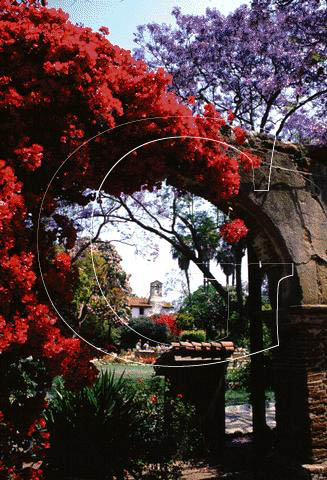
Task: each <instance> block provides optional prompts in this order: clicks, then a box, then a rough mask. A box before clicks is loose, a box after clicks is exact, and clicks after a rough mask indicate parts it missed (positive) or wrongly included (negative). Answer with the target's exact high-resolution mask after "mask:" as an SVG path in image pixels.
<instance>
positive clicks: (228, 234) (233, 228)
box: [220, 218, 249, 243]
mask: <svg viewBox="0 0 327 480" xmlns="http://www.w3.org/2000/svg"><path fill="white" fill-rule="evenodd" d="M248 231H249V229H248V228H247V227H246V226H245V223H244V221H243V220H241V219H239V218H237V219H236V220H233V221H231V222H230V223H227V224H225V225H223V226H222V227H221V228H220V234H221V236H222V238H223V239H224V240H225V242H227V243H236V242H238V241H239V240H240V239H241V238H243V237H245V236H246V235H247V233H248Z"/></svg>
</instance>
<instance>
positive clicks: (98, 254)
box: [71, 242, 131, 346]
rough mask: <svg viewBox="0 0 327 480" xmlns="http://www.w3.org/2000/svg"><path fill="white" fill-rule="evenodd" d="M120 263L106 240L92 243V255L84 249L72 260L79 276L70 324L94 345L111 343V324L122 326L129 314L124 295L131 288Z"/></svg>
mask: <svg viewBox="0 0 327 480" xmlns="http://www.w3.org/2000/svg"><path fill="white" fill-rule="evenodd" d="M120 262H121V257H120V256H119V255H118V252H117V250H116V249H115V247H114V246H113V245H111V244H110V243H108V242H101V243H97V244H96V245H95V246H94V245H93V247H92V254H91V250H90V249H88V250H84V251H83V254H82V255H81V256H80V257H79V258H78V259H77V261H76V267H77V268H78V272H79V275H78V281H77V285H76V287H75V289H74V298H73V301H72V307H73V309H72V312H71V313H72V318H75V319H76V320H77V325H74V327H75V328H76V329H77V331H78V333H80V334H81V335H83V336H84V337H86V339H87V340H88V341H91V342H92V343H94V344H95V345H96V346H107V345H108V344H109V343H111V342H112V340H111V332H112V327H115V326H121V325H123V324H124V323H125V321H126V320H127V317H128V314H129V313H130V311H129V308H128V302H127V297H128V295H129V294H130V293H131V289H130V287H129V283H128V276H127V274H126V273H125V272H124V271H123V269H122V268H121V265H120ZM95 274H96V276H95ZM100 288H101V290H100Z"/></svg>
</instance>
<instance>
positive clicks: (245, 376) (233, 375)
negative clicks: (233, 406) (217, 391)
mask: <svg viewBox="0 0 327 480" xmlns="http://www.w3.org/2000/svg"><path fill="white" fill-rule="evenodd" d="M226 384H227V388H229V389H232V390H246V391H249V388H250V362H246V363H245V364H244V365H241V366H240V367H237V368H230V369H227V374H226Z"/></svg>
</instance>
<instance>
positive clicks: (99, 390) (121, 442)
mask: <svg viewBox="0 0 327 480" xmlns="http://www.w3.org/2000/svg"><path fill="white" fill-rule="evenodd" d="M138 411H139V405H138V402H137V401H136V400H135V398H134V394H133V392H132V391H131V390H129V389H128V388H126V381H125V379H124V378H123V376H120V377H119V378H116V377H115V375H114V374H113V373H108V371H105V372H103V373H101V374H100V375H99V377H98V379H97V380H96V382H95V383H94V385H93V386H92V387H85V388H83V389H82V390H81V391H79V392H72V391H69V390H66V389H65V387H64V385H63V383H61V384H60V383H59V384H58V385H57V386H56V387H55V388H54V393H53V396H52V400H51V403H50V407H49V409H48V412H47V414H46V416H47V427H48V430H49V432H50V435H51V436H50V444H51V448H50V449H49V453H48V462H49V463H50V464H51V465H53V466H56V467H57V469H58V473H59V472H60V474H61V475H75V476H76V475H80V476H82V477H83V478H88V477H89V478H101V479H113V478H116V479H123V478H125V477H124V470H128V469H131V470H135V469H137V461H136V459H135V458H136V457H137V456H135V455H134V445H133V441H132V435H131V434H132V432H133V431H135V430H136V429H138V422H139V421H140V417H139V415H138Z"/></svg>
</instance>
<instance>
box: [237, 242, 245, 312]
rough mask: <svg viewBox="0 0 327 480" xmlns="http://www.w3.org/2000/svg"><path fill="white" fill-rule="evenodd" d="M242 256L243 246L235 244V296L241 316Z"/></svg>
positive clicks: (242, 309)
mask: <svg viewBox="0 0 327 480" xmlns="http://www.w3.org/2000/svg"><path fill="white" fill-rule="evenodd" d="M242 258H243V247H242V245H240V244H239V245H237V246H236V247H235V263H236V266H235V269H236V296H237V308H238V312H239V314H240V318H242V316H243V314H244V308H243V289H242V265H241V263H242Z"/></svg>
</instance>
